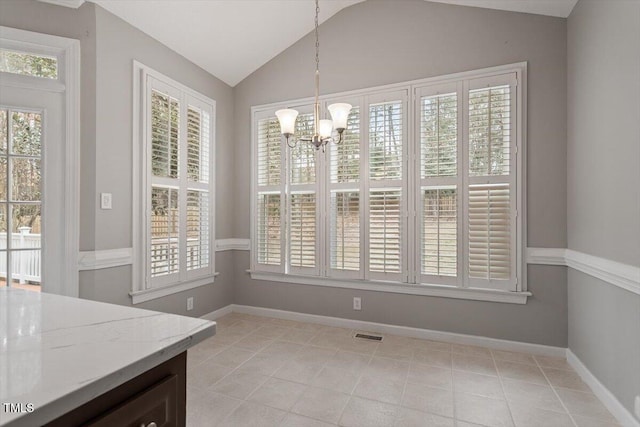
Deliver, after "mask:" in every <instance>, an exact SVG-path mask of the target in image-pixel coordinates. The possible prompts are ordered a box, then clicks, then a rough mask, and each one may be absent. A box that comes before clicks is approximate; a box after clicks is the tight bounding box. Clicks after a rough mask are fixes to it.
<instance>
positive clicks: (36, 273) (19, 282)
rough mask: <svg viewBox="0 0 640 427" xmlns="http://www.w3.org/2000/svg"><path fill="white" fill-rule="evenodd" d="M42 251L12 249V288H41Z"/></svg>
mask: <svg viewBox="0 0 640 427" xmlns="http://www.w3.org/2000/svg"><path fill="white" fill-rule="evenodd" d="M41 252H42V251H40V250H31V251H11V277H12V278H13V282H12V283H11V287H12V288H18V289H29V290H39V288H40V277H41V273H40V270H41V261H42V260H41Z"/></svg>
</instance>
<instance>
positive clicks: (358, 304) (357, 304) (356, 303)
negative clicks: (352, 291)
mask: <svg viewBox="0 0 640 427" xmlns="http://www.w3.org/2000/svg"><path fill="white" fill-rule="evenodd" d="M353 309H354V310H362V299H361V298H360V297H353Z"/></svg>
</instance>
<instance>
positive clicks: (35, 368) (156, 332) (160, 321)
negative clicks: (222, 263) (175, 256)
mask: <svg viewBox="0 0 640 427" xmlns="http://www.w3.org/2000/svg"><path fill="white" fill-rule="evenodd" d="M214 333H215V323H214V322H210V321H208V320H202V319H197V318H191V317H185V316H178V315H174V314H166V313H158V312H155V311H149V310H141V309H138V308H132V307H123V306H118V305H112V304H105V303H100V302H95V301H89V300H83V299H76V298H69V297H63V296H59V295H52V294H46V293H39V292H33V291H24V290H19V289H10V288H6V287H0V426H12V427H14V426H15V427H18V426H35V425H42V424H43V423H46V422H49V421H52V420H54V419H56V418H57V417H59V416H60V415H63V414H65V413H67V412H69V411H70V410H72V409H74V408H76V407H78V406H80V405H82V404H84V403H86V402H88V401H90V400H92V399H94V398H95V397H97V396H99V395H101V394H103V393H105V392H106V391H108V390H111V389H112V388H114V387H117V386H118V385H120V384H123V383H125V382H126V381H128V380H130V379H131V378H134V377H136V376H138V375H140V374H141V373H143V372H145V371H147V370H149V369H151V368H153V367H154V366H156V365H158V364H160V363H163V362H165V361H167V360H169V359H171V358H172V357H174V356H176V355H178V354H180V353H182V352H184V351H185V350H186V349H187V348H189V347H191V346H193V345H195V344H197V343H198V342H200V341H202V340H203V339H205V338H207V337H209V336H211V335H213V334H214ZM6 403H14V404H15V403H19V404H22V407H23V409H24V411H25V412H23V413H16V412H10V411H9V410H8V408H7V407H6V406H7V405H6ZM29 403H30V404H33V412H30V413H28V412H26V411H28V408H27V406H26V404H29ZM14 409H15V407H14Z"/></svg>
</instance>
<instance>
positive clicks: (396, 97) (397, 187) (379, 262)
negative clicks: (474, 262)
mask: <svg viewBox="0 0 640 427" xmlns="http://www.w3.org/2000/svg"><path fill="white" fill-rule="evenodd" d="M406 97H407V94H406V92H405V91H401V92H395V93H388V94H381V95H377V96H370V97H369V99H368V101H369V104H368V132H367V137H368V144H367V145H368V147H367V148H368V158H367V163H368V171H367V172H368V176H369V180H368V191H367V196H368V209H367V216H368V221H367V231H368V234H367V250H368V266H367V267H368V268H367V272H366V274H367V277H368V278H370V279H373V280H396V281H401V282H404V281H407V271H406V261H405V259H404V258H405V257H404V254H405V245H406V238H405V226H406V224H405V220H404V216H405V212H406V208H405V204H406V201H405V200H404V199H405V185H406V176H405V175H406V171H405V170H404V164H405V150H404V149H403V147H404V145H405V141H406V131H405V129H406V123H405V116H404V115H405V110H406Z"/></svg>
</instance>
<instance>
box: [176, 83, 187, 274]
mask: <svg viewBox="0 0 640 427" xmlns="http://www.w3.org/2000/svg"><path fill="white" fill-rule="evenodd" d="M187 108H188V106H187V96H186V94H184V93H183V94H181V96H180V106H179V111H180V121H179V126H180V128H179V132H178V182H179V189H178V217H179V227H180V230H179V233H178V235H179V242H178V251H179V265H180V274H179V277H180V281H181V282H182V281H185V280H186V279H187V186H188V177H187V154H188V153H187Z"/></svg>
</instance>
